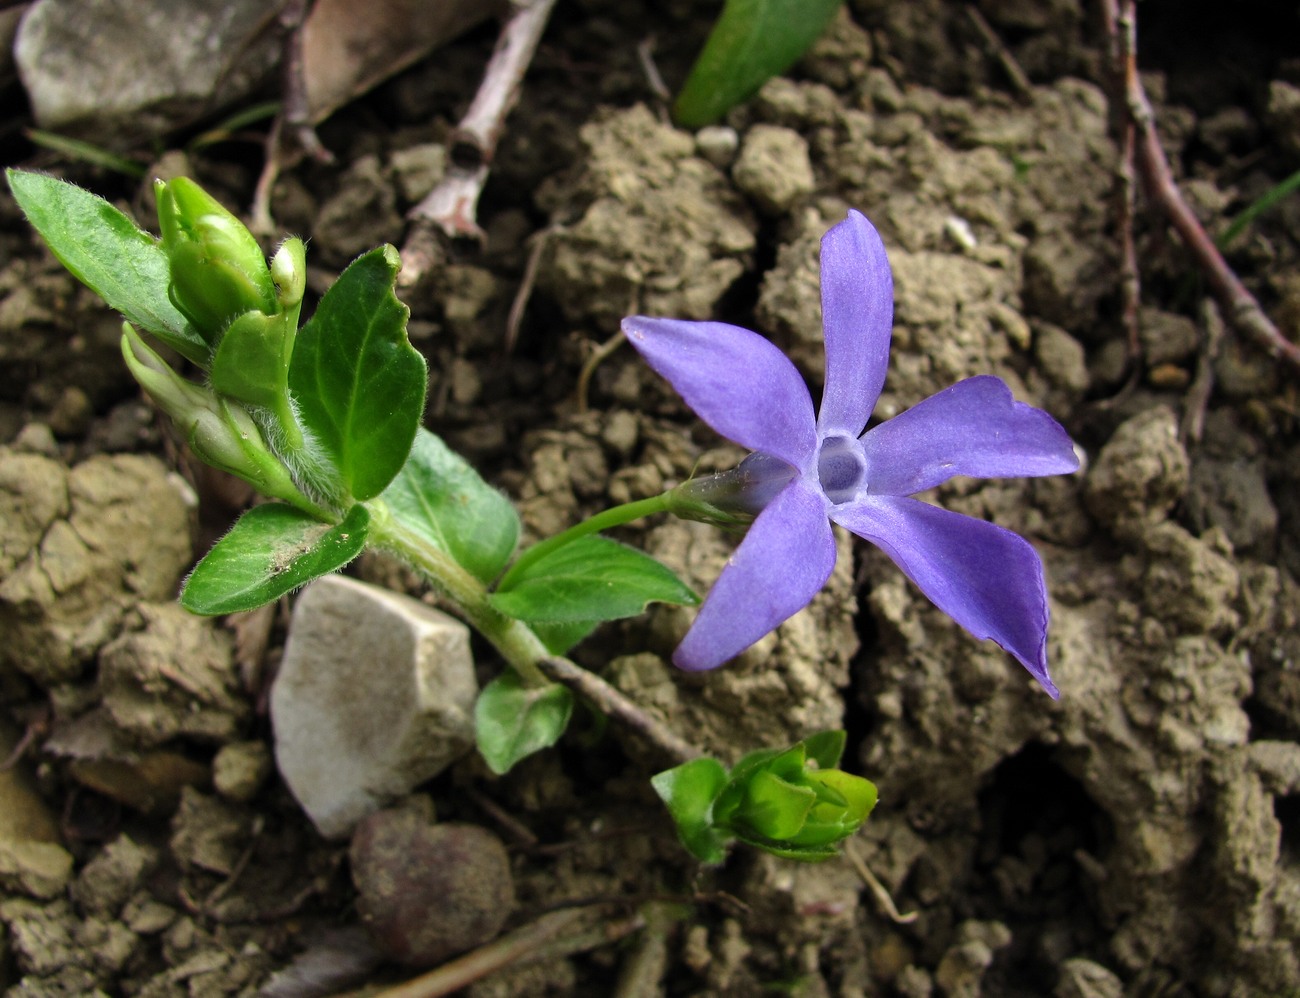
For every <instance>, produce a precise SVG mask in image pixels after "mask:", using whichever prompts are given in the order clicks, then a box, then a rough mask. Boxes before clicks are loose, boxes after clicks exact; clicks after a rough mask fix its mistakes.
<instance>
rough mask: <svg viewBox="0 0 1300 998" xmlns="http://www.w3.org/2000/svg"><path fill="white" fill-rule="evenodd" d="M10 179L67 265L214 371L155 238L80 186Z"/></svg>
mask: <svg viewBox="0 0 1300 998" xmlns="http://www.w3.org/2000/svg"><path fill="white" fill-rule="evenodd" d="M5 175H6V177H7V178H8V180H9V189H10V190H11V191H13V194H14V200H16V201H17V202H18V204H19V206H20V207H21V208H22V209H23V213H24V214H25V215H26V216H27V220H28V221H29V222H31V223H32V225H33V226H34V227H35V229H36V231H37V232H39V233H40V234H41V237H42V238H43V239H44V240H45V241H46V243H48V244H49V247H50V249H51V251H53V253H54V255H55V256H56V257H58V259H59V262H60V263H62V264H63V265H64V266H65V267H67V268H68V270H70V271H71V272H72V273H73V275H74V276H75V277H76V278H77V279H78V280H79V281H81V282H82V283H83V284H85V285H86V286H87V287H88V288H90V289H91V290H92V291H94V292H95V293H96V294H97V295H99V296H100V297H101V298H103V299H104V301H105V302H107V303H108V305H109V306H110V307H111V308H114V309H116V310H117V311H119V312H121V313H122V315H124V316H125V317H126V318H127V320H128V321H129V322H131V323H132V324H133V325H135V326H138V327H139V328H141V329H144V330H146V331H147V332H149V333H151V334H153V335H154V336H155V337H157V338H158V339H159V340H161V341H162V342H163V343H166V344H167V345H168V346H169V347H171V348H172V349H174V350H176V351H177V352H178V353H180V354H182V355H183V356H185V357H186V358H188V359H189V360H192V361H194V363H196V364H198V365H199V366H201V367H205V368H206V367H207V364H208V355H209V352H210V351H209V348H208V345H207V344H206V343H205V342H204V340H203V337H202V336H201V335H199V332H198V330H196V329H195V328H194V327H193V326H192V325H191V324H190V322H189V320H188V319H186V318H185V316H183V315H181V313H180V311H179V310H178V309H177V308H176V306H175V305H173V304H172V302H171V299H170V297H168V292H167V289H168V286H169V284H170V282H171V272H170V270H169V269H168V264H167V257H166V255H165V254H164V253H163V251H162V248H161V247H160V246H159V245H158V243H157V241H156V240H155V239H154V238H153V236H151V235H149V234H148V233H147V232H144V231H143V230H141V229H140V228H139V227H138V226H137V225H136V224H135V223H134V222H133V221H131V219H129V218H127V217H126V215H124V214H122V212H120V211H118V210H117V209H116V208H114V207H113V206H112V205H111V204H109V203H108V202H107V201H105V200H104V199H103V198H101V197H98V196H97V195H94V194H91V193H90V192H89V191H85V190H82V189H81V188H80V187H77V186H76V185H75V184H69V183H67V182H66V181H63V180H57V179H55V178H54V177H48V176H46V175H45V174H42V173H28V172H25V171H22V170H6V171H5Z"/></svg>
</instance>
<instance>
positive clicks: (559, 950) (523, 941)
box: [377, 907, 645, 998]
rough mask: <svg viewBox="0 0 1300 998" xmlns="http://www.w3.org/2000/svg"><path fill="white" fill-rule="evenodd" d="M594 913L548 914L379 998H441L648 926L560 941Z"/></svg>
mask: <svg viewBox="0 0 1300 998" xmlns="http://www.w3.org/2000/svg"><path fill="white" fill-rule="evenodd" d="M590 912H591V907H581V908H576V907H571V908H560V910H559V911H552V912H550V914H549V915H542V916H541V917H539V919H537V920H536V921H532V923H529V924H528V925H524V927H523V928H519V929H515V930H513V932H511V933H507V934H506V936H502V937H500V938H499V940H494V941H493V942H489V943H487V945H486V946H480V947H478V949H477V950H473V951H472V953H467V954H465V955H464V956H460V958H458V959H455V960H451V963H445V964H442V966H441V967H438V968H435V969H432V971H429V972H428V973H424V975H421V976H419V977H415V979H412V980H409V981H407V982H406V984H400V985H398V986H396V988H390V989H389V990H386V992H381V993H380V994H378V995H377V998H438V995H443V994H451V993H452V992H456V990H459V989H461V988H465V986H467V985H471V984H473V982H474V981H478V980H482V979H484V977H486V976H487V975H490V973H495V972H497V971H500V969H504V968H506V967H510V966H511V964H528V963H537V962H541V960H551V959H562V958H564V956H572V955H573V954H576V953H585V951H586V950H594V949H595V947H598V946H607V945H608V943H611V942H617V941H619V940H621V938H624V937H625V936H629V934H632V933H633V932H636V930H637V929H640V928H642V927H643V925H645V920H643V919H642V917H641V916H640V915H634V916H630V917H627V919H619V920H616V921H601V923H599V924H597V925H595V927H593V928H589V929H585V930H582V932H576V933H573V934H571V936H559V933H562V932H563V930H564V929H567V928H568V927H569V925H571V924H572V923H575V921H577V920H578V919H580V917H582V916H584V915H589V914H590ZM558 936H559V938H556V937H558Z"/></svg>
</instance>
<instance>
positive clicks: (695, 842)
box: [650, 756, 727, 863]
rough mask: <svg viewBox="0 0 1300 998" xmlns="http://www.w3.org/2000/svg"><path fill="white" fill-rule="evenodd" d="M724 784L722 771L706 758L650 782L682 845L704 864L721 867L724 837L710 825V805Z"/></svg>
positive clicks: (655, 776)
mask: <svg viewBox="0 0 1300 998" xmlns="http://www.w3.org/2000/svg"><path fill="white" fill-rule="evenodd" d="M726 784H727V771H726V769H725V768H723V765H722V763H720V762H718V760H717V759H713V758H710V757H709V756H705V757H704V758H701V759H692V760H691V761H690V762H686V763H682V765H680V766H675V767H674V768H672V769H667V770H664V771H663V772H662V773H656V774H655V775H654V776H653V777H651V779H650V785H651V786H652V787H654V789H655V793H657V794H658V795H659V796H660V798H661V799H662V800H663V802H664V804H666V805H667V806H668V812H669V814H671V815H672V816H673V821H674V822H675V823H676V824H677V834H678V837H679V838H681V840H682V845H684V846H686V848H687V849H689V850H690V851H691V853H692V854H693V855H694V856H695V857H696V858H697V859H700V860H703V861H704V862H705V863H721V862H722V860H723V858H724V857H725V855H726V848H725V847H726V842H727V837H726V836H725V835H724V834H723V833H722V832H720V831H719V830H718V829H716V828H715V827H714V825H713V802H714V801H715V800H716V799H717V797H718V794H720V793H721V792H722V788H723V787H724V786H726Z"/></svg>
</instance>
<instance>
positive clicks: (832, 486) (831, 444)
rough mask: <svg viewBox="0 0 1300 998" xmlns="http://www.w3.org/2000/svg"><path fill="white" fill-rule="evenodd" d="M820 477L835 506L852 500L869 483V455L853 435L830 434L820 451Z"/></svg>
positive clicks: (818, 468) (818, 472)
mask: <svg viewBox="0 0 1300 998" xmlns="http://www.w3.org/2000/svg"><path fill="white" fill-rule="evenodd" d="M817 479H818V481H820V482H821V486H822V491H823V492H824V493H826V498H827V499H829V500H830V501H831V502H832V503H834V504H835V505H837V506H838V505H839V504H840V503H842V502H848V501H849V500H850V499H853V498H855V497H856V496H857V494H858V493H859V492H860V491H861V490H862V489H863V488H864V487H865V486H866V484H867V456H866V454H864V453H863V452H862V444H861V443H859V442H858V440H857V439H856V438H854V437H827V438H826V439H825V440H823V441H822V443H821V447H820V449H819V450H818V452H817Z"/></svg>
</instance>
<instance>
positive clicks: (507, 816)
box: [466, 787, 537, 848]
mask: <svg viewBox="0 0 1300 998" xmlns="http://www.w3.org/2000/svg"><path fill="white" fill-rule="evenodd" d="M466 793H467V794H468V795H469V799H470V800H472V801H473V802H474V803H475V804H477V805H478V806H479V807H481V808H482V809H483V810H484V811H486V812H487V813H488V815H489V817H491V818H492V820H493V821H495V822H496V823H497V824H498V825H500V826H501V827H502V828H504V829H505V830H506V832H508V833H509V835H510V837H511V838H512V839H514V840H515V842H516V843H517V844H518V845H521V846H525V847H529V848H531V847H532V846H535V845H537V836H536V835H534V834H533V830H532V829H531V828H529V827H528V826H527V825H525V824H524V823H523V822H522V821H520V820H519V819H518V818H516V817H515V816H514V815H513V814H511V813H510V812H509V811H507V810H506V809H505V808H503V807H502V806H501V805H500V804H498V803H497V802H496V801H494V800H492V798H490V797H488V796H486V795H485V794H481V793H479V792H478V791H477V790H475V789H474V788H473V787H470V788H469V790H468V791H466Z"/></svg>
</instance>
